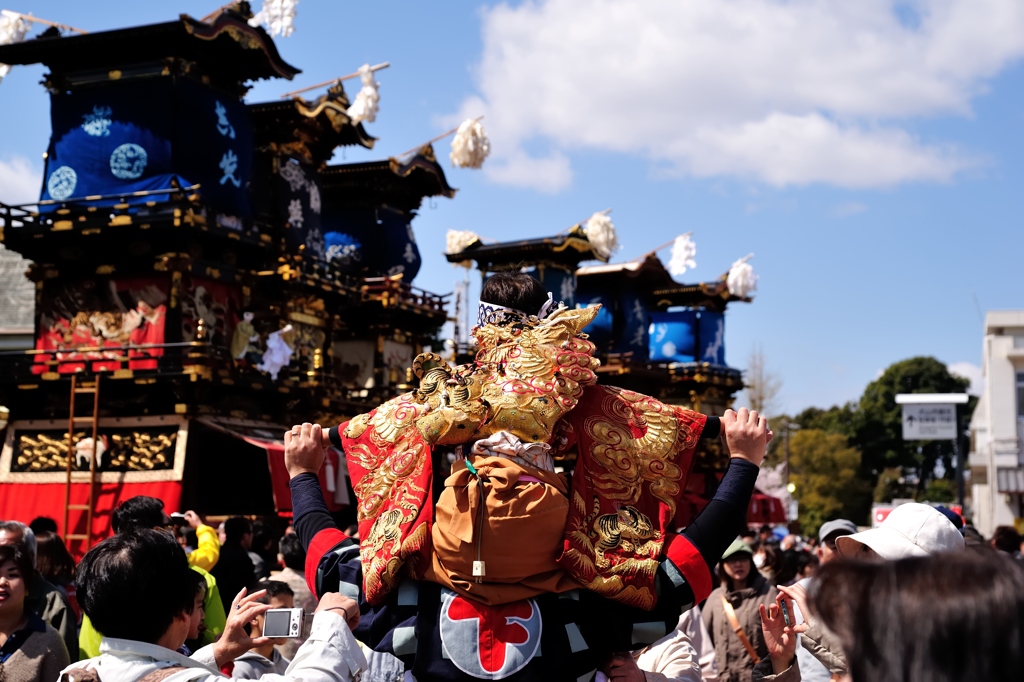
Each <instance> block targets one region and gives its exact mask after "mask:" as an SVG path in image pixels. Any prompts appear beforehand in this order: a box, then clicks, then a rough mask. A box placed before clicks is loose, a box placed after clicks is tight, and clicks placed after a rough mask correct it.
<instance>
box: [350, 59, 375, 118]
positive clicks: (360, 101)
mask: <svg viewBox="0 0 1024 682" xmlns="http://www.w3.org/2000/svg"><path fill="white" fill-rule="evenodd" d="M359 78H360V80H362V81H363V87H362V88H361V89H360V90H359V93H358V94H357V95H356V101H355V102H353V103H352V106H350V107H349V108H348V111H347V112H346V113H348V117H349V119H351V121H352V125H356V124H358V123H361V122H363V121H366V122H367V123H373V122H374V121H376V120H377V110H378V108H379V107H378V104H377V103H378V102H380V91H379V88H380V83H378V82H377V81H376V80H375V79H374V77H373V71H370V65H369V64H363V65H362V66H360V67H359Z"/></svg>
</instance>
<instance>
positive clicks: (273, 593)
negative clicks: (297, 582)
mask: <svg viewBox="0 0 1024 682" xmlns="http://www.w3.org/2000/svg"><path fill="white" fill-rule="evenodd" d="M260 590H266V591H267V593H266V594H265V595H263V596H262V597H260V598H259V599H257V600H256V601H258V602H259V603H261V604H269V603H270V600H271V599H273V598H274V597H278V596H280V595H282V594H286V595H288V596H289V597H294V596H295V592H293V591H292V588H290V587H288V583H283V582H281V581H280V580H261V581H259V582H258V583H256V587H254V588H253V590H252V591H253V592H259V591H260Z"/></svg>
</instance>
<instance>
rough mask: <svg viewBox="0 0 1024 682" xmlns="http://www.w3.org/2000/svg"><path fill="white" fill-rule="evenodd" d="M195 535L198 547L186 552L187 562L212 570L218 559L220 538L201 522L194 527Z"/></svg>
mask: <svg viewBox="0 0 1024 682" xmlns="http://www.w3.org/2000/svg"><path fill="white" fill-rule="evenodd" d="M196 537H197V538H199V541H198V542H197V543H196V544H197V545H198V547H196V548H195V549H194V550H192V551H191V552H189V553H188V563H189V565H190V566H198V567H199V568H201V569H203V570H204V571H212V570H213V567H214V566H216V565H217V560H218V559H220V540H219V539H218V538H217V531H216V530H214V529H213V528H210V527H209V526H207V525H206V524H203V523H201V524H199V527H198V528H196Z"/></svg>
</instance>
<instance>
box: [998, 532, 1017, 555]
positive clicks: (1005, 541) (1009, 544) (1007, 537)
mask: <svg viewBox="0 0 1024 682" xmlns="http://www.w3.org/2000/svg"><path fill="white" fill-rule="evenodd" d="M992 546H993V547H995V548H996V549H998V550H999V551H1000V552H1006V553H1007V554H1016V553H1017V552H1019V551H1020V533H1018V532H1017V529H1016V528H1014V527H1013V526H999V527H997V528H996V529H995V532H993V533H992Z"/></svg>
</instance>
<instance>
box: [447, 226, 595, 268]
mask: <svg viewBox="0 0 1024 682" xmlns="http://www.w3.org/2000/svg"><path fill="white" fill-rule="evenodd" d="M445 258H447V259H448V262H449V263H461V262H463V261H467V260H475V261H476V264H477V268H478V269H479V270H480V271H481V272H493V271H496V270H512V269H515V270H518V269H519V268H521V267H523V266H529V265H556V266H560V267H563V268H568V269H570V270H576V268H578V267H579V264H580V262H582V261H587V260H600V261H603V260H604V259H603V258H601V257H600V256H598V255H597V254H596V253H594V251H593V249H592V248H591V246H590V240H588V239H587V235H586V233H585V232H584V231H583V229H582V228H581V227H580V226H579V225H576V226H575V227H573V228H572V229H571V230H569V231H568V232H567V233H565V234H558V235H555V236H554V237H542V238H540V239H520V240H517V241H512V242H498V243H497V244H484V243H483V242H480V241H477V242H474V243H472V244H470V245H469V246H467V247H466V249H465V250H464V251H461V252H459V253H446V254H445Z"/></svg>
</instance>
